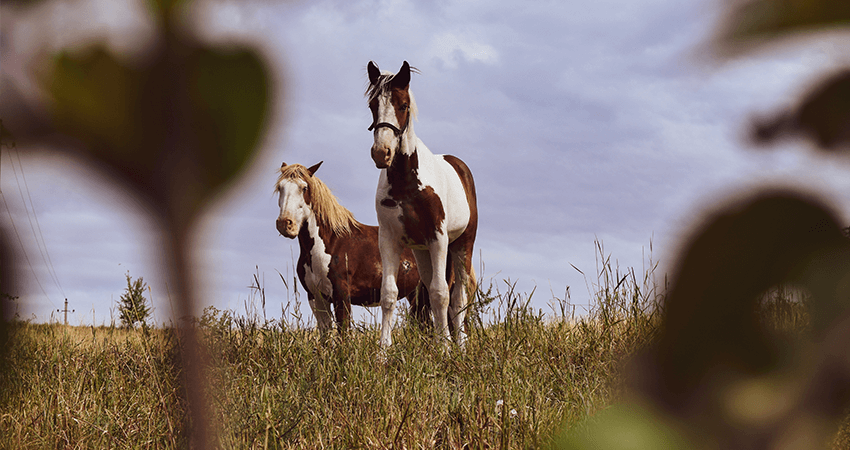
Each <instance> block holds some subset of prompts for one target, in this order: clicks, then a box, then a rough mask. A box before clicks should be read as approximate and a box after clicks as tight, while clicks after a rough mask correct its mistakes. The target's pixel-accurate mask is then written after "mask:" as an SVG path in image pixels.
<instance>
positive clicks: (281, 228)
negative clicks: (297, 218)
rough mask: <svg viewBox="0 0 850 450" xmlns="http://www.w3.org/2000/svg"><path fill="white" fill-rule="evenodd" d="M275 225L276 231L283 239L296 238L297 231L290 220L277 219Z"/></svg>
mask: <svg viewBox="0 0 850 450" xmlns="http://www.w3.org/2000/svg"><path fill="white" fill-rule="evenodd" d="M275 225H276V226H277V231H278V232H279V233H280V234H282V235H283V236H284V237H288V238H289V239H294V238H295V236H298V229H296V227H295V222H293V221H292V219H287V218H284V217H278V218H277V221H275Z"/></svg>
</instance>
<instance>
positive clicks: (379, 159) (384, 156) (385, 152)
mask: <svg viewBox="0 0 850 450" xmlns="http://www.w3.org/2000/svg"><path fill="white" fill-rule="evenodd" d="M372 161H375V167H377V168H379V169H386V168H387V167H389V166H390V162H392V151H390V149H388V148H384V149H381V150H378V149H376V148H375V147H372Z"/></svg>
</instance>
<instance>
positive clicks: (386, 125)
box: [369, 122, 404, 136]
mask: <svg viewBox="0 0 850 450" xmlns="http://www.w3.org/2000/svg"><path fill="white" fill-rule="evenodd" d="M378 128H389V129H391V130H393V133H395V134H396V136H398V135H400V134H401V133H403V132H404V131H402V130H399V129H398V127H397V126H395V125H393V124H391V123H389V122H381V123H372V125H369V131H372V130H377V129H378Z"/></svg>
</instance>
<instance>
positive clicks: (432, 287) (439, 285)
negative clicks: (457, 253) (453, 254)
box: [414, 234, 451, 343]
mask: <svg viewBox="0 0 850 450" xmlns="http://www.w3.org/2000/svg"><path fill="white" fill-rule="evenodd" d="M447 253H448V239H447V238H446V236H445V234H439V235H438V236H437V240H435V241H433V242H431V243H430V244H429V245H428V250H427V255H428V259H429V260H430V268H431V280H430V281H424V280H425V278H423V282H427V283H428V296H429V297H430V298H431V312H432V313H433V314H434V328H435V330H436V331H437V335H438V336H442V337H443V338H445V339H446V343H448V341H449V340H450V339H451V337H450V335H449V317H448V309H449V284H448V281H446V255H447ZM414 255H416V263H417V265H418V264H419V261H420V260H421V259H424V254H423V253H422V252H421V251H417V252H414Z"/></svg>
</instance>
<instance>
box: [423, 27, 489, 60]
mask: <svg viewBox="0 0 850 450" xmlns="http://www.w3.org/2000/svg"><path fill="white" fill-rule="evenodd" d="M428 57H429V58H434V59H438V60H440V61H441V62H442V63H443V64H444V65H445V66H446V67H448V68H456V67H457V65H458V62H459V60H461V59H463V60H466V61H467V62H478V63H484V64H491V65H492V64H498V63H499V52H498V51H497V50H496V49H495V48H494V47H493V46H492V45H489V44H485V43H482V42H481V41H480V39H477V38H476V37H474V36H472V35H471V34H469V33H463V32H452V31H447V32H442V33H438V34H437V35H435V36H434V37H432V38H431V42H430V45H429V51H428Z"/></svg>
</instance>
